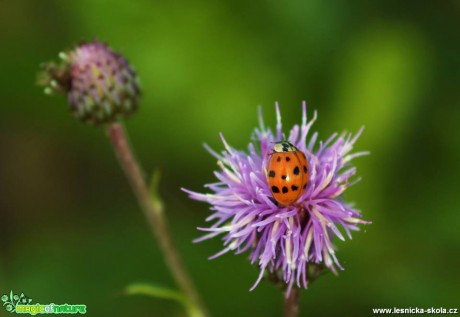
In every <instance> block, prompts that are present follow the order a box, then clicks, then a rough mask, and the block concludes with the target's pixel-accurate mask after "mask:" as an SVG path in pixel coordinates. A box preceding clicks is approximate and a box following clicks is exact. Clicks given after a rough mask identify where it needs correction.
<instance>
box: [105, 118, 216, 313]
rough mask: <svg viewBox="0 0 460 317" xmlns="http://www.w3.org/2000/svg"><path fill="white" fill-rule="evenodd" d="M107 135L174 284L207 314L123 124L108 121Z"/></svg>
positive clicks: (160, 204)
mask: <svg viewBox="0 0 460 317" xmlns="http://www.w3.org/2000/svg"><path fill="white" fill-rule="evenodd" d="M107 134H108V136H109V138H110V141H111V142H112V146H113V148H114V150H115V153H116V155H117V157H118V161H119V162H120V165H121V167H122V169H123V171H124V172H125V175H126V177H127V178H128V181H129V183H130V185H131V188H132V190H133V191H134V194H135V195H136V198H137V200H138V202H139V205H140V206H141V209H142V211H143V212H144V215H145V217H146V218H147V222H148V224H149V226H150V230H151V231H152V233H153V234H154V236H155V237H156V239H157V240H158V242H159V244H160V247H161V250H162V252H163V255H164V258H165V261H166V264H167V266H168V268H169V269H170V270H171V273H172V275H173V277H174V279H175V281H176V283H177V285H178V286H179V288H180V289H181V291H182V292H183V293H184V294H185V295H186V296H187V297H188V298H189V300H190V302H191V303H193V305H194V306H195V307H196V310H197V311H198V312H199V313H198V314H196V315H195V316H197V317H198V316H200V317H206V316H208V313H207V311H206V308H205V307H204V305H203V303H202V302H201V299H200V297H199V295H198V292H197V291H196V289H195V286H194V285H193V283H192V281H191V279H190V278H189V276H188V274H187V272H186V270H185V267H184V265H183V262H182V259H181V257H180V256H179V253H178V251H177V249H176V247H175V245H174V242H173V240H172V237H171V234H170V231H169V228H168V223H167V221H166V218H165V216H164V212H163V204H162V202H161V200H160V198H159V197H158V195H157V194H155V195H152V194H151V193H150V191H149V189H148V187H147V184H146V182H145V179H144V176H143V175H142V172H141V169H140V167H139V164H138V162H137V160H136V158H135V157H134V155H133V151H132V149H131V146H130V144H129V141H128V138H127V135H126V133H125V130H124V128H123V125H121V124H120V123H111V124H109V125H108V126H107Z"/></svg>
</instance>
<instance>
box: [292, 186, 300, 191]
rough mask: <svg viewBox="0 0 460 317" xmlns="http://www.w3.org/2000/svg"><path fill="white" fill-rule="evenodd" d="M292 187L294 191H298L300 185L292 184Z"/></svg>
mask: <svg viewBox="0 0 460 317" xmlns="http://www.w3.org/2000/svg"><path fill="white" fill-rule="evenodd" d="M291 189H292V190H293V191H296V190H297V189H299V187H297V186H296V185H292V186H291Z"/></svg>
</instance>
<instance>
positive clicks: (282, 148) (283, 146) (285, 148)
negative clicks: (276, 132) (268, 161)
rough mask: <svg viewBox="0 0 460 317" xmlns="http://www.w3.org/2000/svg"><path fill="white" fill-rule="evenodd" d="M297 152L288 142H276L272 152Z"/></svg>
mask: <svg viewBox="0 0 460 317" xmlns="http://www.w3.org/2000/svg"><path fill="white" fill-rule="evenodd" d="M296 151H298V150H297V148H296V147H295V146H294V145H292V144H291V143H289V142H288V141H280V142H276V143H275V145H274V146H273V152H276V153H280V152H296Z"/></svg>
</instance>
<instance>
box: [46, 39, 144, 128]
mask: <svg viewBox="0 0 460 317" xmlns="http://www.w3.org/2000/svg"><path fill="white" fill-rule="evenodd" d="M59 57H60V58H61V62H60V63H59V64H55V63H53V62H51V63H47V64H44V71H43V72H42V73H41V74H40V75H41V78H40V79H39V84H41V85H43V86H46V88H45V93H48V94H51V93H53V92H64V93H66V94H67V101H68V103H69V104H70V107H71V110H72V112H73V114H74V115H75V117H77V118H78V119H80V120H82V121H84V122H86V123H91V124H100V123H109V122H113V121H115V120H116V119H118V118H119V117H123V116H128V115H130V114H132V113H133V112H134V111H136V109H137V106H138V104H139V99H140V89H139V83H138V79H137V76H136V73H135V72H134V70H133V69H132V68H131V66H130V65H129V63H128V62H127V61H126V59H125V58H124V57H123V56H122V55H121V54H119V53H117V52H115V51H113V50H112V49H111V48H110V47H108V46H107V45H106V44H103V43H100V42H98V41H94V42H89V43H83V44H80V45H78V46H77V47H75V48H74V49H73V50H70V51H68V52H66V53H61V54H59Z"/></svg>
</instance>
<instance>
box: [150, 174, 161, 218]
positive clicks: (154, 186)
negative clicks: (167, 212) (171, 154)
mask: <svg viewBox="0 0 460 317" xmlns="http://www.w3.org/2000/svg"><path fill="white" fill-rule="evenodd" d="M160 177H161V173H160V171H159V170H158V169H157V170H155V171H154V172H153V173H152V178H151V179H150V186H149V191H150V197H151V198H152V204H153V206H154V207H155V211H156V212H158V213H163V202H162V200H161V198H160V194H159V193H158V186H159V184H160Z"/></svg>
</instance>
